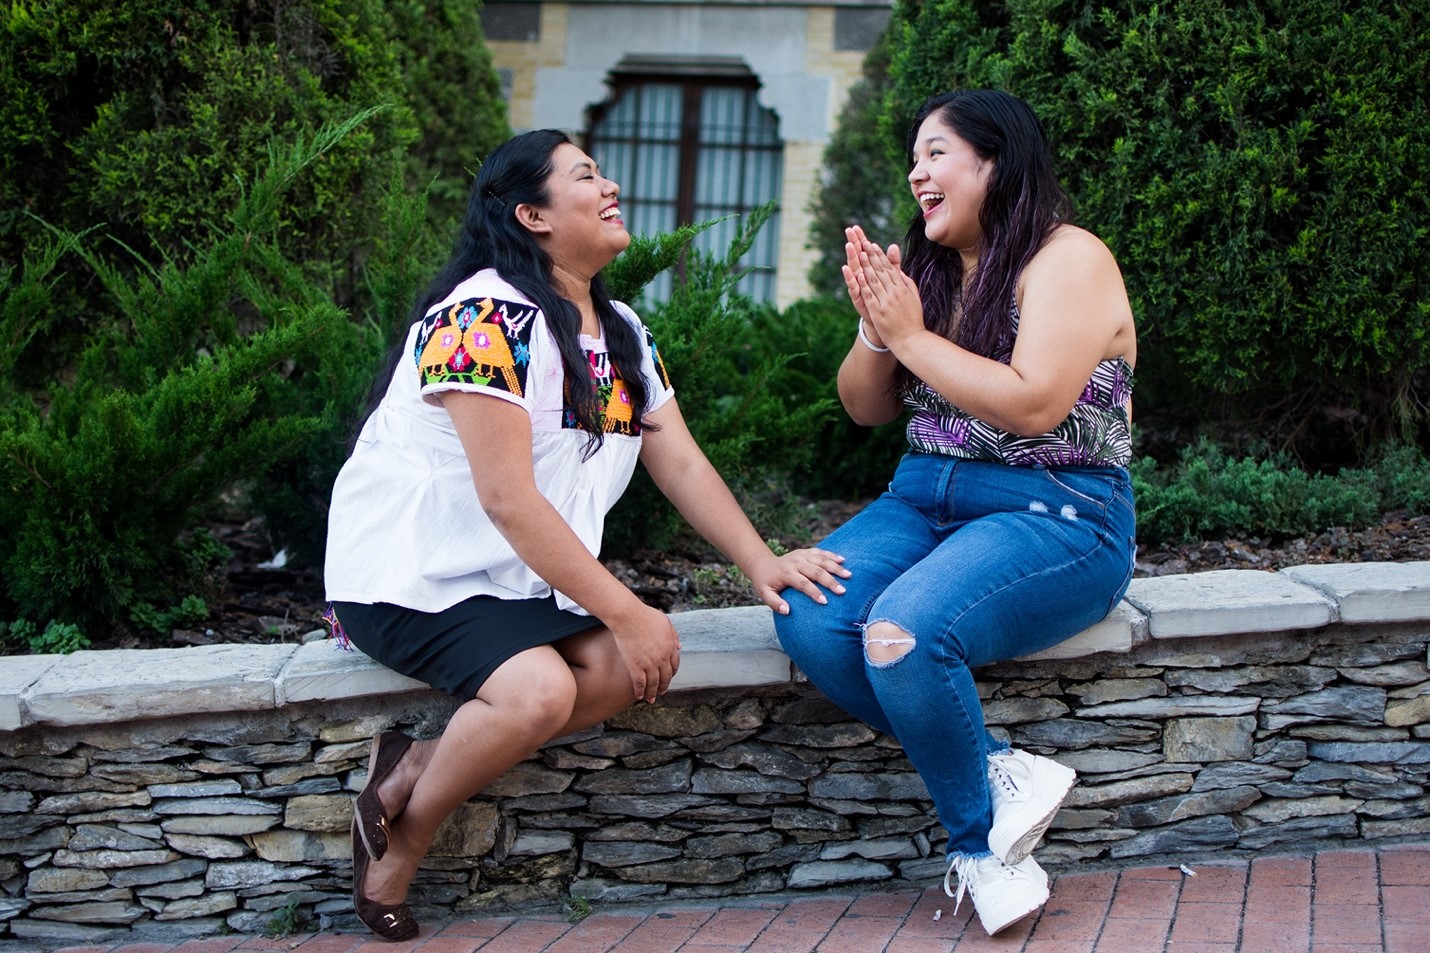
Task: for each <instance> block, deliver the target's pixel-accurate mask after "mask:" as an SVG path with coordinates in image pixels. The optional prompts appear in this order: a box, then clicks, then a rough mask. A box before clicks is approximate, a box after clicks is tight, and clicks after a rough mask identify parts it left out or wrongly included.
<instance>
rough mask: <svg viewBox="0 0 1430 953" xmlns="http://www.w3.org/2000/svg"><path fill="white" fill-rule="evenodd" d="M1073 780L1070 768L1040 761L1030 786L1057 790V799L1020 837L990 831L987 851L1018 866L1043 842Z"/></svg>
mask: <svg viewBox="0 0 1430 953" xmlns="http://www.w3.org/2000/svg"><path fill="white" fill-rule="evenodd" d="M1045 761H1046V764H1045V763H1044V762H1045ZM1076 780H1077V772H1076V771H1074V770H1073V769H1072V768H1069V767H1067V766H1066V765H1061V764H1058V763H1057V762H1056V761H1051V760H1047V759H1043V760H1041V761H1039V762H1038V763H1037V765H1036V767H1035V771H1034V775H1033V780H1032V785H1033V787H1034V789H1035V790H1053V791H1057V797H1056V798H1055V799H1054V800H1053V801H1052V802H1051V806H1050V807H1049V808H1048V810H1047V812H1046V813H1045V814H1043V816H1041V817H1039V818H1038V819H1037V821H1035V822H1034V823H1033V825H1032V826H1031V827H1029V828H1027V829H1026V830H1024V831H1023V832H1022V833H1021V834H1020V833H1018V832H1017V831H1016V830H1015V831H997V830H993V831H989V832H988V849H989V850H991V851H993V853H994V854H996V855H997V856H998V859H999V860H1001V861H1003V863H1005V864H1007V865H1008V866H1010V867H1012V866H1016V865H1017V864H1018V863H1020V862H1021V861H1022V860H1023V858H1025V857H1027V856H1028V855H1029V854H1031V853H1032V852H1033V848H1034V847H1037V846H1038V841H1040V840H1042V839H1043V834H1044V833H1046V832H1047V830H1048V825H1050V824H1052V822H1053V818H1054V817H1055V816H1056V815H1057V813H1058V808H1060V807H1062V804H1063V801H1064V800H1065V799H1066V798H1067V796H1068V792H1069V791H1071V790H1072V786H1073V782H1075V781H1076ZM1039 906H1041V904H1039ZM1034 909H1037V908H1036V907H1035V908H1034ZM1023 916H1027V914H1023ZM1010 922H1011V921H1010ZM1000 929H1001V928H1000Z"/></svg>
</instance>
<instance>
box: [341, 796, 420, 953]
mask: <svg viewBox="0 0 1430 953" xmlns="http://www.w3.org/2000/svg"><path fill="white" fill-rule="evenodd" d="M370 862H371V859H370V858H369V856H368V852H367V849H366V848H365V847H363V843H362V838H361V837H360V836H358V825H357V821H356V820H354V821H353V912H354V913H356V914H357V918H358V919H359V920H361V921H362V925H363V926H365V927H367V928H368V929H369V930H371V931H372V932H373V933H376V934H377V935H378V936H380V937H381V938H382V939H384V940H393V941H398V940H410V939H412V938H413V937H414V936H416V935H417V931H418V930H419V929H420V928H419V927H418V926H417V918H416V917H414V916H413V915H412V908H411V907H409V906H407V904H405V903H399V904H397V905H396V906H392V907H388V906H384V905H383V904H380V903H375V902H373V901H372V900H369V899H368V898H367V897H365V896H363V884H364V883H365V882H366V881H367V865H368V864H369V863H370Z"/></svg>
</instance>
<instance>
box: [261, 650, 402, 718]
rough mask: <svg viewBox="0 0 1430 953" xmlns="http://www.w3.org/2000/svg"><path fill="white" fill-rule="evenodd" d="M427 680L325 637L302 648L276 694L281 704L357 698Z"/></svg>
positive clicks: (286, 667)
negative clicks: (397, 669)
mask: <svg viewBox="0 0 1430 953" xmlns="http://www.w3.org/2000/svg"><path fill="white" fill-rule="evenodd" d="M427 687H428V686H427V683H426V682H421V681H418V680H417V679H415V678H408V677H407V676H406V675H399V674H397V673H396V672H394V671H393V670H392V669H390V668H387V667H386V666H384V665H381V664H380V663H378V662H374V661H373V660H372V659H370V658H368V657H367V656H366V655H364V654H363V653H362V652H361V651H359V650H358V649H357V648H356V647H354V648H352V649H351V650H348V649H344V648H342V647H341V646H340V645H339V644H338V643H337V641H336V640H333V639H321V640H319V641H316V642H309V643H308V644H307V645H301V646H299V647H298V649H297V651H295V652H294V653H293V654H292V656H291V657H290V658H289V659H288V662H287V664H286V665H284V666H283V670H282V671H281V672H279V674H278V680H277V684H275V685H274V692H273V693H274V697H275V699H276V702H277V704H278V705H280V706H282V705H292V704H294V703H296V702H307V701H326V700H331V699H337V698H356V697H358V696H361V695H383V694H388V693H395V692H410V691H416V690H419V689H423V688H427Z"/></svg>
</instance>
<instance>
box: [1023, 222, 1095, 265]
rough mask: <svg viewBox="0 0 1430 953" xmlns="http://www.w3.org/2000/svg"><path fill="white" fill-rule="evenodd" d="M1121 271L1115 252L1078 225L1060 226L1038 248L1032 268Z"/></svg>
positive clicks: (1031, 263) (1030, 263)
mask: <svg viewBox="0 0 1430 953" xmlns="http://www.w3.org/2000/svg"><path fill="white" fill-rule="evenodd" d="M1035 265H1036V266H1038V267H1040V268H1049V267H1051V268H1067V267H1079V268H1099V269H1102V268H1113V269H1116V268H1117V259H1115V258H1114V257H1113V256H1112V250H1111V249H1109V248H1108V247H1107V245H1106V244H1104V243H1103V241H1102V239H1100V238H1098V237H1097V236H1096V235H1094V234H1093V233H1092V232H1089V231H1088V230H1087V229H1085V228H1078V227H1077V226H1076V225H1059V226H1058V227H1057V228H1055V229H1054V230H1053V233H1052V235H1050V236H1048V240H1047V242H1046V243H1045V244H1044V245H1043V247H1042V248H1040V249H1038V252H1037V254H1035V255H1034V256H1033V259H1032V261H1030V262H1028V266H1027V267H1028V268H1032V267H1034V266H1035Z"/></svg>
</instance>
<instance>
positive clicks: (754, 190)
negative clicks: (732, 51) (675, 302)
mask: <svg viewBox="0 0 1430 953" xmlns="http://www.w3.org/2000/svg"><path fill="white" fill-rule="evenodd" d="M610 82H611V87H612V96H611V98H610V99H609V100H607V101H606V102H605V103H603V104H601V105H600V106H598V107H596V108H594V109H593V110H592V111H591V122H590V131H589V132H588V133H587V137H586V150H587V151H588V152H589V153H590V154H591V155H592V156H593V157H594V158H595V160H596V161H597V162H598V163H600V164H601V170H602V172H603V173H604V174H606V175H607V176H609V177H610V178H612V179H614V180H616V181H617V182H618V183H620V186H621V208H622V217H623V218H624V219H625V221H626V226H627V227H628V228H629V229H630V230H631V233H632V234H635V235H655V234H657V233H659V232H666V231H670V230H671V229H673V228H675V227H676V226H677V225H683V224H689V223H691V222H703V221H707V220H709V219H713V218H725V217H727V216H731V217H730V218H728V219H727V220H726V221H723V222H721V223H720V224H718V225H716V226H715V227H713V228H711V229H709V230H708V231H706V232H704V233H702V234H701V235H700V236H699V237H698V238H697V239H696V240H695V243H694V244H695V246H696V247H697V248H699V249H701V250H703V251H709V252H712V253H715V254H724V252H725V250H726V249H727V248H729V246H730V241H731V239H732V238H733V237H734V235H735V233H736V231H737V230H738V229H739V227H740V225H741V224H742V222H743V215H744V213H746V212H748V211H750V210H751V209H753V208H756V207H758V206H760V205H763V204H764V203H766V202H769V201H771V200H775V199H778V197H779V194H780V179H781V174H782V171H783V165H784V162H783V159H784V155H783V148H784V147H783V144H782V143H781V142H780V138H779V120H778V119H777V118H776V116H775V114H774V113H772V112H770V110H768V109H766V108H764V107H763V106H761V105H760V104H759V102H758V100H757V99H756V92H757V90H758V89H759V82H758V81H757V80H756V79H755V77H754V75H753V74H752V73H751V72H750V70H749V68H748V67H746V66H745V65H744V64H743V63H741V62H739V61H738V60H732V59H724V58H719V59H709V58H706V59H700V60H667V59H658V58H652V57H634V56H632V57H627V58H626V59H624V60H622V61H621V63H620V65H618V66H617V67H616V68H615V69H614V70H613V71H612V73H611V79H610ZM779 227H780V222H779V211H778V208H777V209H776V211H775V213H774V215H772V216H771V217H770V220H769V221H768V222H767V223H766V224H765V226H764V227H763V228H762V229H761V230H760V233H759V235H758V236H757V237H756V239H755V244H754V246H753V247H752V248H751V249H750V251H749V252H748V253H747V254H746V255H745V257H744V258H743V259H742V260H741V266H742V267H745V268H749V269H750V271H749V273H748V274H747V275H746V276H745V277H744V279H743V280H742V281H741V283H740V286H739V288H740V291H741V292H742V293H744V294H747V295H749V296H750V297H751V298H753V299H755V300H756V301H773V300H774V296H775V274H774V269H775V262H776V261H777V259H778V255H779ZM647 294H649V295H651V296H653V297H654V298H655V299H656V300H664V299H665V298H667V297H668V296H669V294H670V276H669V275H662V276H661V277H660V278H658V279H657V280H656V281H655V282H654V283H653V284H652V286H651V287H650V288H649V289H648V291H647Z"/></svg>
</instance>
